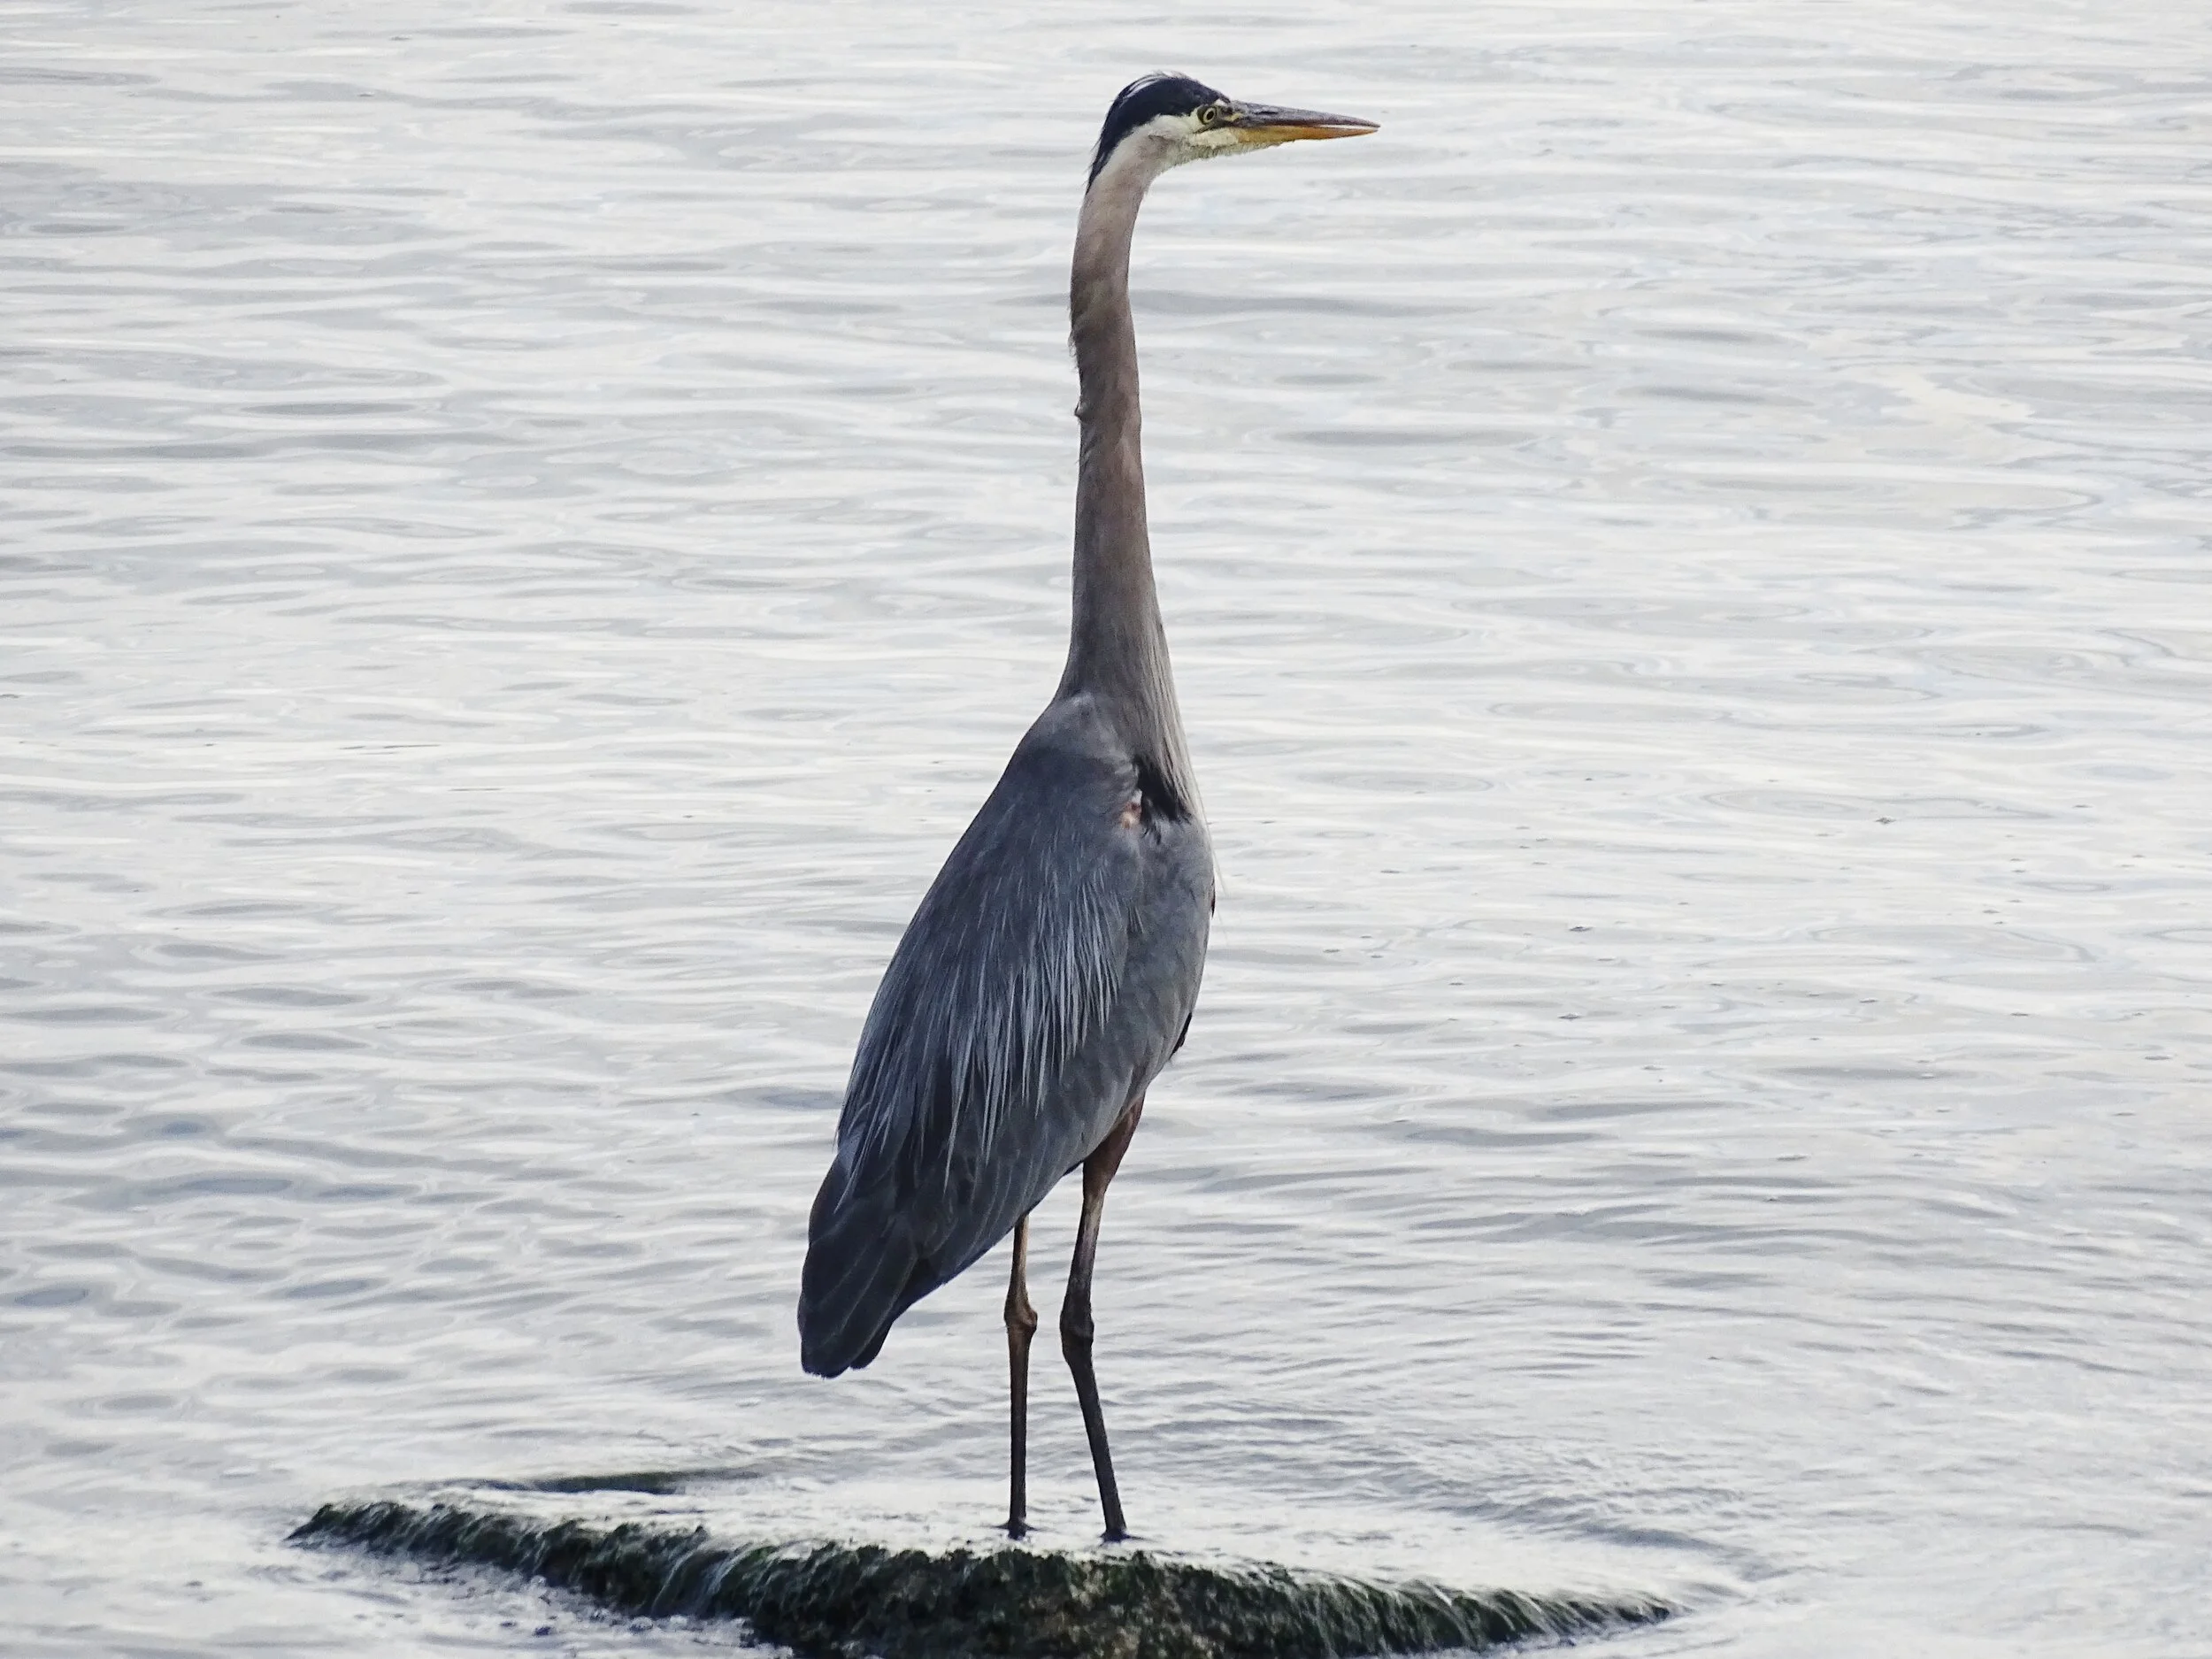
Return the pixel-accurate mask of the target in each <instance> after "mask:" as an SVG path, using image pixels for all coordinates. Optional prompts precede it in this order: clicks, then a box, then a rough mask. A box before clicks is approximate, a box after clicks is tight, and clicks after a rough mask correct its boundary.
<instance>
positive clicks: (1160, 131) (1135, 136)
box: [1092, 113, 1283, 189]
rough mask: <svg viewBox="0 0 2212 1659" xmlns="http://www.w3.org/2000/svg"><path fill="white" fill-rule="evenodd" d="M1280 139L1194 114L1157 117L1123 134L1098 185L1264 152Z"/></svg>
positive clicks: (1108, 160) (1149, 176) (1145, 177)
mask: <svg viewBox="0 0 2212 1659" xmlns="http://www.w3.org/2000/svg"><path fill="white" fill-rule="evenodd" d="M1280 142H1283V141H1282V140H1280V139H1268V138H1261V137H1258V136H1257V135H1256V134H1253V133H1252V132H1250V131H1249V130H1247V129H1240V128H1238V127H1208V126H1206V125H1204V124H1203V123H1202V122H1201V121H1200V120H1199V119H1198V117H1197V115H1196V114H1195V113H1192V114H1189V115H1156V116H1154V117H1153V118H1152V119H1150V120H1148V121H1147V122H1146V123H1145V124H1144V125H1143V126H1142V127H1133V128H1132V129H1131V130H1130V131H1129V132H1127V133H1126V134H1123V137H1122V141H1121V142H1119V143H1118V144H1116V145H1115V146H1114V148H1113V152H1112V153H1111V154H1110V155H1109V156H1108V157H1106V165H1104V166H1103V167H1102V168H1101V169H1099V174H1098V178H1097V180H1096V181H1095V182H1094V185H1093V186H1092V188H1094V189H1095V188H1098V186H1099V185H1107V184H1113V185H1119V184H1122V183H1124V182H1125V181H1127V180H1129V177H1130V175H1131V174H1137V175H1141V177H1142V178H1143V179H1144V180H1147V181H1149V180H1153V179H1156V178H1157V177H1158V176H1159V175H1160V174H1161V173H1165V172H1166V171H1167V170H1168V169H1169V168H1170V167H1179V166H1181V165H1183V164H1184V163H1185V162H1187V161H1204V160H1206V159H1208V158H1209V157H1214V156H1233V155H1236V154H1238V153H1240V152H1241V151H1243V150H1264V149H1266V148H1267V147H1268V146H1269V145H1270V144H1271V143H1280Z"/></svg>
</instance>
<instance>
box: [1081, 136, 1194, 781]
mask: <svg viewBox="0 0 2212 1659" xmlns="http://www.w3.org/2000/svg"><path fill="white" fill-rule="evenodd" d="M1149 177H1150V174H1149V172H1148V170H1142V169H1139V168H1135V167H1128V168H1116V167H1114V166H1112V165H1109V166H1108V167H1107V169H1106V170H1105V171H1104V172H1102V173H1100V174H1099V177H1098V180H1097V181H1096V182H1095V183H1094V184H1093V185H1092V187H1091V188H1090V191H1089V193H1088V194H1087V196H1085V197H1084V198H1083V213H1082V217H1081V219H1079V220H1078V221H1077V226H1076V232H1075V268H1074V273H1073V276H1072V280H1071V284H1070V293H1069V311H1070V319H1071V324H1072V326H1073V333H1074V339H1075V370H1076V375H1077V378H1078V380H1079V382H1080V384H1081V388H1082V391H1081V396H1080V397H1079V401H1078V403H1077V404H1076V419H1077V420H1078V421H1079V423H1080V426H1081V428H1082V449H1081V453H1080V456H1079V460H1078V464H1077V471H1076V483H1075V618H1074V626H1073V629H1072V631H1071V634H1070V635H1069V640H1068V663H1067V668H1066V670H1065V671H1064V672H1063V673H1062V675H1061V677H1060V695H1062V696H1067V695H1071V694H1073V693H1077V692H1090V693H1093V694H1094V695H1098V696H1099V697H1100V698H1101V699H1102V701H1104V702H1105V703H1107V704H1108V705H1109V706H1110V708H1111V709H1112V710H1114V712H1115V714H1116V717H1117V718H1118V720H1119V721H1120V722H1121V723H1122V724H1123V726H1124V727H1125V736H1126V737H1127V738H1128V740H1129V741H1130V743H1131V745H1132V746H1133V748H1135V749H1138V750H1139V751H1140V753H1141V754H1142V755H1143V756H1144V757H1145V758H1147V759H1148V760H1150V761H1152V762H1153V763H1154V764H1157V765H1158V766H1160V767H1161V768H1162V769H1163V770H1164V771H1165V772H1167V773H1168V774H1169V776H1170V777H1171V780H1173V781H1174V782H1175V783H1176V784H1178V785H1179V787H1182V788H1183V789H1184V790H1185V792H1186V794H1189V793H1190V792H1191V791H1190V785H1191V783H1192V781H1193V780H1192V779H1191V776H1190V763H1189V758H1188V757H1187V753H1186V751H1185V748H1184V743H1183V723H1182V719H1181V717H1180V715H1179V713H1178V711H1177V710H1176V706H1175V679H1174V674H1173V672H1172V671H1171V669H1170V667H1169V665H1168V657H1167V633H1166V630H1165V629H1164V628H1163V627H1162V626H1161V624H1160V603H1159V598H1158V595H1156V593H1155V592H1154V589H1153V586H1152V544H1151V541H1150V539H1149V537H1148V534H1146V528H1145V513H1144V454H1143V441H1142V420H1141V416H1140V414H1139V412H1138V407H1137V334H1136V329H1135V327H1134V326H1133V324H1132V323H1131V321H1130V317H1129V240H1130V235H1131V233H1132V232H1133V231H1134V230H1135V228H1136V224H1137V209H1138V208H1139V206H1141V204H1142V203H1143V201H1144V188H1145V185H1146V184H1147V182H1148V180H1149Z"/></svg>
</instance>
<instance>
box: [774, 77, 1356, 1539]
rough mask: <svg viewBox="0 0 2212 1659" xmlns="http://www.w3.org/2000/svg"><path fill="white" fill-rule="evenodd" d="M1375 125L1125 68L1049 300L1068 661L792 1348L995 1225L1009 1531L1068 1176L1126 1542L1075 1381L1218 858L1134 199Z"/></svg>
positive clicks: (1180, 1031)
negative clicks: (1140, 390)
mask: <svg viewBox="0 0 2212 1659" xmlns="http://www.w3.org/2000/svg"><path fill="white" fill-rule="evenodd" d="M1374 130H1375V124H1374V123H1373V122H1371V121H1363V120H1357V119H1353V118H1351V117H1349V116H1342V115H1323V114H1319V113H1317V112H1316V111H1309V110H1286V109H1276V108H1272V107H1271V106H1269V105H1266V104H1240V103H1239V102H1238V101H1237V100H1235V99H1233V98H1229V97H1225V96H1223V95H1222V94H1220V93H1218V92H1216V91H1215V90H1214V89H1213V88H1211V87H1207V86H1202V85H1201V84H1200V83H1199V82H1197V81H1192V80H1190V79H1188V78H1187V77H1186V76H1182V75H1148V76H1146V77H1145V78H1144V79H1143V80H1141V81H1133V82H1132V83H1131V84H1130V85H1129V86H1127V87H1125V88H1123V89H1122V91H1121V93H1120V94H1119V96H1117V97H1116V98H1115V99H1114V102H1113V104H1112V107H1111V108H1110V109H1109V110H1108V111H1107V112H1106V123H1105V126H1104V127H1102V128H1101V130H1100V132H1099V135H1098V148H1097V150H1095V151H1094V154H1093V156H1092V158H1091V174H1090V181H1089V184H1088V187H1087V189H1086V190H1085V192H1084V196H1083V210H1082V214H1081V217H1080V218H1079V219H1078V220H1077V222H1076V231H1075V264H1074V271H1073V273H1072V276H1071V282H1070V294H1069V313H1070V318H1071V326H1072V329H1073V334H1074V340H1075V365H1076V373H1077V376H1078V379H1079V380H1080V382H1081V388H1082V389H1081V396H1080V401H1079V403H1077V405H1076V419H1077V420H1078V421H1079V423H1080V425H1081V428H1082V444H1081V452H1080V457H1079V463H1078V468H1077V474H1076V486H1075V606H1074V610H1075V616H1074V626H1073V628H1072V630H1071V635H1070V639H1069V642H1068V660H1067V667H1066V669H1065V670H1064V672H1062V674H1061V676H1060V685H1059V688H1058V689H1057V690H1056V691H1055V692H1054V693H1053V696H1052V701H1051V703H1048V704H1047V705H1046V708H1045V711H1044V712H1043V713H1042V714H1041V715H1039V716H1038V717H1037V720H1036V723H1035V724H1034V725H1033V726H1031V727H1030V728H1029V730H1028V732H1027V733H1025V735H1024V736H1023V738H1022V740H1021V741H1020V742H1019V743H1018V745H1016V747H1015V749H1014V754H1013V758H1012V759H1010V761H1008V762H1007V764H1006V771H1005V772H1004V774H1003V775H1002V777H1001V778H1000V779H999V781H998V787H996V788H995V789H994V790H992V791H991V796H990V799H989V800H987V801H986V802H985V803H983V808H982V810H980V811H979V812H978V813H977V814H976V816H975V820H974V822H972V824H970V825H969V826H968V829H967V833H965V834H964V835H963V836H962V837H961V838H960V841H959V844H958V845H957V846H956V847H955V848H954V849H952V856H950V857H949V858H948V859H946V860H945V866H944V868H943V869H942V870H941V871H939V872H938V873H937V879H936V880H935V881H933V882H932V883H931V884H930V888H929V892H928V893H927V894H926V895H925V896H924V897H923V899H922V903H921V908H920V909H919V910H917V911H915V913H914V919H913V920H912V921H911V922H910V923H909V924H908V925H907V929H906V933H905V936H904V937H903V938H902V939H901V940H900V941H899V948H898V949H897V950H896V951H895V952H894V953H893V955H892V957H891V965H890V967H889V968H887V970H886V971H885V972H884V976H883V983H882V984H881V985H880V986H879V987H877V990H876V1000H875V1004H874V1006H873V1007H872V1008H871V1009H870V1010H869V1012H868V1022H867V1025H865V1026H864V1028H863V1030H862V1032H861V1036H860V1049H859V1052H858V1054H857V1055H856V1056H855V1057H854V1060H853V1070H852V1077H851V1079H850V1081H849V1083H848V1084H847V1086H846V1090H845V1110H844V1115H843V1117H842V1118H841V1119H840V1120H839V1122H838V1125H837V1158H836V1161H835V1162H834V1163H833V1164H831V1165H830V1171H829V1173H828V1175H827V1176H826V1177H825V1178H824V1179H823V1182H822V1190H821V1192H820V1193H819V1194H818V1195H817V1196H816V1198H815V1201H814V1213H813V1217H812V1221H811V1224H810V1227H809V1231H808V1244H807V1256H806V1271H805V1273H804V1275H803V1283H802V1288H801V1291H800V1295H799V1341H800V1356H801V1359H802V1361H803V1363H804V1364H805V1366H806V1368H807V1370H809V1371H813V1372H815V1373H816V1374H818V1375H819V1376H824V1377H834V1376H836V1375H837V1374H838V1373H839V1372H841V1371H845V1370H848V1369H849V1368H852V1367H856V1366H863V1365H865V1364H867V1363H868V1362H869V1361H871V1360H872V1359H873V1358H875V1356H876V1354H877V1352H878V1351H879V1349H880V1348H882V1347H883V1340H884V1338H885V1337H886V1336H887V1335H888V1334H889V1333H890V1330H891V1325H892V1323H893V1322H894V1321H895V1320H896V1319H897V1318H898V1317H899V1316H900V1315H901V1314H902V1313H904V1312H905V1311H906V1310H908V1309H909V1308H910V1307H912V1306H913V1305H914V1303H915V1302H918V1301H920V1300H921V1298H923V1297H924V1296H926V1295H927V1294H929V1293H930V1292H931V1291H933V1290H934V1289H936V1288H937V1286H940V1285H942V1284H944V1283H945V1282H946V1281H947V1280H948V1279H951V1278H952V1277H953V1276H954V1275H955V1274H956V1273H959V1272H961V1271H963V1270H964V1269H965V1268H967V1267H968V1266H969V1265H970V1264H971V1263H973V1262H974V1261H976V1260H977V1259H978V1258H979V1257H980V1256H982V1255H983V1254H984V1253H985V1252H986V1251H987V1250H988V1249H990V1248H991V1247H992V1246H993V1245H995V1244H996V1243H997V1242H998V1241H999V1240H1001V1239H1002V1238H1004V1237H1005V1236H1006V1234H1007V1233H1008V1232H1009V1230H1011V1232H1012V1233H1013V1235H1014V1263H1013V1277H1012V1281H1011V1283H1010V1285H1009V1286H1008V1287H1007V1292H1006V1340H1007V1348H1008V1352H1009V1356H1010V1366H1011V1371H1012V1392H1013V1430H1012V1442H1013V1443H1012V1458H1011V1461H1012V1494H1011V1498H1010V1503H1009V1506H1008V1508H1009V1513H1008V1517H1007V1530H1008V1531H1009V1532H1011V1533H1013V1534H1014V1535H1015V1536H1017V1537H1018V1536H1020V1535H1021V1533H1022V1532H1025V1530H1026V1515H1025V1511H1026V1509H1027V1493H1026V1486H1025V1467H1024V1463H1025V1447H1026V1440H1027V1425H1028V1395H1029V1342H1030V1338H1031V1336H1032V1335H1033V1333H1035V1331H1036V1328H1037V1314H1036V1310H1034V1309H1033V1308H1032V1307H1031V1306H1030V1305H1029V1293H1028V1288H1027V1286H1026V1284H1025V1272H1026V1269H1027V1266H1028V1256H1029V1212H1030V1211H1031V1210H1033V1209H1034V1208H1035V1207H1036V1205H1037V1202H1038V1201H1039V1200H1040V1199H1041V1198H1043V1197H1044V1195H1045V1194H1046V1193H1048V1192H1049V1191H1050V1190H1051V1189H1052V1187H1053V1186H1054V1185H1055V1184H1056V1183H1057V1182H1058V1181H1059V1179H1060V1178H1061V1177H1062V1176H1064V1175H1066V1174H1067V1173H1069V1172H1070V1171H1072V1170H1073V1169H1074V1168H1075V1167H1076V1166H1077V1165H1078V1164H1080V1165H1081V1166H1082V1169H1083V1213H1082V1220H1081V1222H1080V1224H1079V1227H1078V1230H1077V1233H1076V1242H1075V1261H1074V1265H1073V1267H1072V1268H1071V1271H1070V1272H1069V1274H1068V1291H1067V1300H1066V1301H1065V1302H1064V1303H1063V1304H1062V1306H1061V1310H1060V1345H1061V1348H1062V1351H1063V1352H1064V1354H1065V1355H1066V1356H1067V1362H1068V1368H1069V1370H1071V1371H1073V1372H1074V1374H1075V1391H1076V1394H1077V1397H1078V1398H1079V1400H1080V1401H1081V1402H1082V1407H1083V1427H1084V1430H1085V1432H1087V1435H1088V1436H1089V1439H1090V1445H1091V1461H1092V1463H1093V1464H1094V1466H1095V1468H1096V1470H1097V1472H1098V1495H1099V1502H1100V1503H1101V1505H1102V1507H1103V1508H1104V1509H1105V1514H1106V1536H1107V1538H1108V1539H1110V1540H1114V1539H1120V1538H1125V1537H1126V1536H1127V1535H1128V1529H1127V1527H1126V1526H1125V1525H1124V1524H1123V1520H1122V1513H1121V1498H1120V1495H1119V1494H1118V1492H1117V1491H1116V1489H1115V1486H1114V1468H1113V1462H1112V1459H1111V1457H1110V1455H1109V1453H1108V1451H1107V1448H1106V1422H1105V1418H1104V1417H1102V1415H1101V1413H1100V1410H1099V1403H1098V1383H1097V1379H1095V1377H1094V1375H1093V1374H1092V1371H1091V1338H1092V1325H1091V1263H1092V1261H1093V1259H1094V1256H1095V1255H1096V1253H1097V1250H1098V1225H1099V1214H1100V1210H1101V1209H1102V1206H1103V1204H1104V1202H1105V1198H1106V1185H1107V1183H1108V1182H1109V1181H1110V1180H1112V1179H1113V1178H1114V1171H1115V1170H1116V1169H1117V1168H1118V1167H1119V1165H1120V1164H1121V1157H1122V1153H1123V1152H1124V1151H1125V1149H1126V1148H1127V1147H1128V1145H1129V1137H1130V1136H1131V1134H1132V1133H1134V1132H1135V1130H1136V1127H1137V1119H1138V1118H1139V1116H1140V1115H1141V1113H1142V1112H1143V1110H1144V1095H1145V1090H1146V1088H1147V1087H1148V1086H1149V1085H1150V1083H1151V1081H1152V1079H1153V1078H1154V1077H1155V1076H1156V1075H1157V1074H1158V1072H1159V1070H1160V1068H1161V1067H1162V1066H1164V1065H1165V1064H1167V1062H1168V1059H1169V1056H1171V1055H1172V1054H1173V1053H1174V1052H1175V1051H1176V1049H1178V1048H1180V1047H1181V1046H1182V1041H1183V1036H1184V1033H1186V1032H1187V1030H1188V1029H1189V1026H1190V1017H1191V1010H1192V1008H1193V1006H1194V1004H1195V1003H1196V1002H1197V1000H1198V980H1199V975H1200V973H1201V972H1202V971H1203V969H1204V966H1205V959H1206V932H1207V926H1208V924H1209V922H1210V918H1211V917H1212V913H1213V902H1214V872H1213V855H1212V852H1211V849H1210V847H1209V845H1208V843H1207V839H1206V826H1205V820H1204V818H1203V817H1202V815H1201V813H1200V810H1199V803H1198V790H1197V787H1196V784H1195V781H1194V779H1193V777H1192V774H1191V764H1190V755H1189V752H1188V750H1187V748H1186V746H1185V744H1184V741H1183V722H1182V717H1181V715H1180V714H1179V712H1178V710H1177V709H1176V706H1175V682H1174V678H1173V675H1172V674H1171V671H1170V669H1169V666H1168V657H1167V635H1166V633H1165V632H1164V630H1163V628H1162V627H1161V626H1160V607H1159V602H1158V600H1157V598H1156V595H1155V594H1154V592H1153V587H1152V552H1151V547H1150V543H1149V541H1148V538H1147V535H1146V530H1145V511H1144V470H1143V462H1142V457H1141V452H1140V444H1139V435H1138V426H1139V422H1138V412H1137V337H1136V332H1135V329H1134V328H1133V326H1132V325H1131V322H1130V318H1129V239H1130V234H1131V233H1132V232H1133V230H1134V229H1135V227H1136V222H1137V209H1138V207H1139V206H1140V205H1141V204H1142V202H1143V200H1144V193H1145V188H1146V187H1147V186H1148V185H1149V184H1150V183H1151V182H1152V180H1155V179H1156V178H1157V177H1159V175H1160V174H1161V173H1164V172H1166V171H1167V170H1168V169H1169V168H1170V167H1173V166H1178V165H1181V164H1182V163H1184V162H1187V161H1199V160H1202V159H1204V158H1205V157H1211V156H1227V155H1234V154H1237V153H1239V152H1240V151H1243V150H1259V149H1263V148H1265V147H1266V146H1268V145H1271V144H1283V143H1288V142H1291V141H1293V140H1294V139H1301V138H1347V137H1351V136H1353V135H1355V134H1361V133H1371V132H1373V131H1374Z"/></svg>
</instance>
